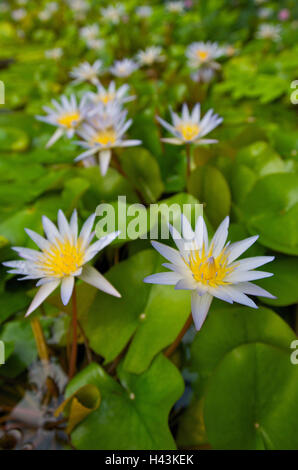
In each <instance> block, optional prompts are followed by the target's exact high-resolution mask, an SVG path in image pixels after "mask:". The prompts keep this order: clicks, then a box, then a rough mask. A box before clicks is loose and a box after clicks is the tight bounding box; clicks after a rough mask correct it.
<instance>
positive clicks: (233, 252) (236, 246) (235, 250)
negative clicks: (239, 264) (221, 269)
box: [227, 235, 259, 263]
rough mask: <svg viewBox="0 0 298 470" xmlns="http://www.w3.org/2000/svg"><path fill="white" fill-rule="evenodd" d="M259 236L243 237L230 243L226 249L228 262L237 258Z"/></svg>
mask: <svg viewBox="0 0 298 470" xmlns="http://www.w3.org/2000/svg"><path fill="white" fill-rule="evenodd" d="M258 238H259V235H255V236H253V237H249V238H245V239H244V240H241V241H239V242H235V243H232V244H231V245H230V246H229V248H228V249H227V256H228V262H229V263H232V261H234V260H235V259H237V258H238V257H239V256H240V255H242V253H244V252H245V251H246V250H248V248H249V247H250V246H251V245H253V244H254V243H255V241H256V240H257V239H258Z"/></svg>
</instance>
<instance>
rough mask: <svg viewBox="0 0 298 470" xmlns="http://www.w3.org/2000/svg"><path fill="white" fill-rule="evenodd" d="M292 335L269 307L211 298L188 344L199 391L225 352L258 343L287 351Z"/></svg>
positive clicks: (203, 388) (200, 391) (202, 389)
mask: <svg viewBox="0 0 298 470" xmlns="http://www.w3.org/2000/svg"><path fill="white" fill-rule="evenodd" d="M294 339H295V334H294V332H293V331H292V330H291V328H290V327H289V326H288V325H287V324H286V323H285V322H284V321H283V320H282V319H281V318H280V317H279V316H278V315H277V314H276V313H274V312H273V311H272V310H270V309H268V308H265V307H260V308H259V309H257V310H255V309H252V308H249V307H242V306H240V305H239V306H238V305H233V306H226V305H225V304H222V303H220V302H219V301H213V303H212V305H211V308H210V311H209V314H208V316H207V319H206V321H205V323H204V327H203V328H202V329H201V331H199V332H198V333H197V335H196V337H195V339H194V341H193V343H192V345H191V370H192V371H193V372H197V373H198V380H197V388H198V390H199V393H200V394H202V393H203V392H204V390H205V386H206V384H207V382H208V379H209V378H210V377H211V375H212V374H213V373H214V371H215V369H216V367H217V366H218V365H219V364H220V362H221V361H222V360H223V359H224V357H225V355H226V354H228V353H229V352H230V351H232V350H233V349H235V348H237V347H238V346H241V345H242V344H246V343H252V342H262V343H266V344H270V345H272V346H275V347H279V348H282V349H284V350H288V349H289V347H290V344H291V342H292V341H293V340H294Z"/></svg>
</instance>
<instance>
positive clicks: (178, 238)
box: [169, 224, 184, 254]
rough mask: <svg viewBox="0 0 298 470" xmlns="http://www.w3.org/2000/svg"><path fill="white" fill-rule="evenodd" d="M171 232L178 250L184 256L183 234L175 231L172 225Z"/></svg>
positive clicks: (170, 226)
mask: <svg viewBox="0 0 298 470" xmlns="http://www.w3.org/2000/svg"><path fill="white" fill-rule="evenodd" d="M169 230H170V233H171V235H172V238H173V240H174V242H175V244H176V246H177V248H178V250H179V251H180V252H181V253H182V254H184V241H183V239H182V237H181V234H180V233H179V232H178V230H176V229H175V227H173V226H172V225H171V224H169Z"/></svg>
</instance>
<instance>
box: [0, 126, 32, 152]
mask: <svg viewBox="0 0 298 470" xmlns="http://www.w3.org/2000/svg"><path fill="white" fill-rule="evenodd" d="M29 144H30V140H29V137H28V135H27V134H26V133H25V132H24V131H22V130H21V129H17V128H13V127H1V128H0V149H1V151H2V152H3V151H9V152H24V150H26V149H27V148H28V147H29Z"/></svg>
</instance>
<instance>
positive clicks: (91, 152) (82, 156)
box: [74, 147, 99, 162]
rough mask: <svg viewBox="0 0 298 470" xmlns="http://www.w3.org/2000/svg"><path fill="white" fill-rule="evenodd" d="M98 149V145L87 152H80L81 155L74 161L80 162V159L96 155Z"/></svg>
mask: <svg viewBox="0 0 298 470" xmlns="http://www.w3.org/2000/svg"><path fill="white" fill-rule="evenodd" d="M98 150H99V149H98V147H93V148H91V149H89V150H86V152H83V153H80V155H78V156H77V157H76V158H75V160H74V161H75V162H79V161H80V160H83V159H84V158H88V157H90V156H91V155H94V154H95V153H97V152H98Z"/></svg>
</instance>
